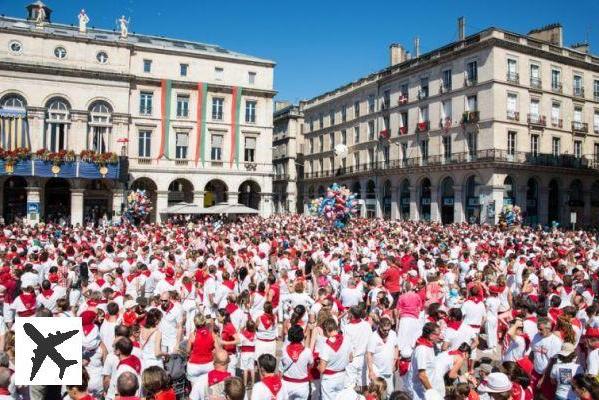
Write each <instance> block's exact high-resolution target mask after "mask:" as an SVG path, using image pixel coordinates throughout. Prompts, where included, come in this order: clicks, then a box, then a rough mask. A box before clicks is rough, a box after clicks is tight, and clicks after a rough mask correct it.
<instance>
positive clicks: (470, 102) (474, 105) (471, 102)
mask: <svg viewBox="0 0 599 400" xmlns="http://www.w3.org/2000/svg"><path fill="white" fill-rule="evenodd" d="M466 100H467V101H466V104H467V106H468V111H478V99H477V98H476V95H473V96H468V97H467V99H466Z"/></svg>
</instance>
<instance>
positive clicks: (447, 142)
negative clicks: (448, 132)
mask: <svg viewBox="0 0 599 400" xmlns="http://www.w3.org/2000/svg"><path fill="white" fill-rule="evenodd" d="M443 158H445V161H449V160H450V159H451V136H443Z"/></svg>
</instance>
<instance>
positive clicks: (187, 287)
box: [183, 282, 193, 293]
mask: <svg viewBox="0 0 599 400" xmlns="http://www.w3.org/2000/svg"><path fill="white" fill-rule="evenodd" d="M183 287H184V288H185V289H186V290H187V292H188V293H191V290H192V289H193V283H191V282H188V283H184V284H183Z"/></svg>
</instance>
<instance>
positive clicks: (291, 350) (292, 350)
mask: <svg viewBox="0 0 599 400" xmlns="http://www.w3.org/2000/svg"><path fill="white" fill-rule="evenodd" d="M302 351H304V345H303V344H301V343H291V344H290V345H289V346H287V355H288V356H289V358H291V359H292V360H293V362H297V360H299V357H300V354H302Z"/></svg>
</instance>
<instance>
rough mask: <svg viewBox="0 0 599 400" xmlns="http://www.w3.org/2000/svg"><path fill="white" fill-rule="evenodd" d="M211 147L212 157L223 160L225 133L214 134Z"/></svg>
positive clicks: (212, 158) (213, 159)
mask: <svg viewBox="0 0 599 400" xmlns="http://www.w3.org/2000/svg"><path fill="white" fill-rule="evenodd" d="M211 139H212V140H211V148H210V159H211V160H212V161H222V159H223V135H212V138H211Z"/></svg>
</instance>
